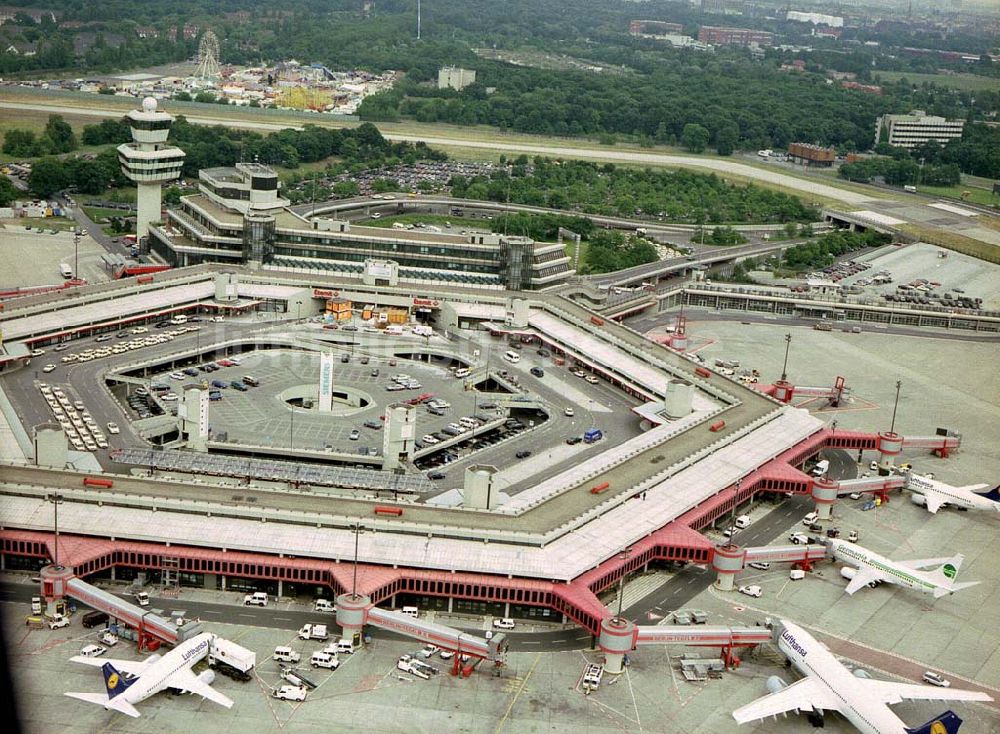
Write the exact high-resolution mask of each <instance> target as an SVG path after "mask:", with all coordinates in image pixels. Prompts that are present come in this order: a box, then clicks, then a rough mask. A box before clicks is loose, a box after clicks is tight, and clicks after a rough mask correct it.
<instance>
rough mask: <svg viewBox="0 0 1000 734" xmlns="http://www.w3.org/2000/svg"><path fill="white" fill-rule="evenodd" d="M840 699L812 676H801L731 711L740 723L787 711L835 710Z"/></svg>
mask: <svg viewBox="0 0 1000 734" xmlns="http://www.w3.org/2000/svg"><path fill="white" fill-rule="evenodd" d="M839 705H840V701H839V700H838V699H836V698H834V697H833V695H832V694H831V693H830V691H829V690H828V689H827V688H825V687H823V686H820V685H819V684H818V683H817V682H816V681H815V680H813V679H812V678H803V679H802V680H800V681H797V682H795V683H793V684H792V685H790V686H788V687H787V688H782V689H781V690H780V691H778V692H777V693H769V694H768V695H766V696H762V697H761V698H758V699H757V700H756V701H754V702H752V703H748V704H747V705H746V706H740V707H739V708H738V709H736V710H735V711H733V718H734V719H736V721H737V722H738V723H740V724H746V723H747V722H749V721H758V720H760V719H766V718H767V717H769V716H777V715H778V714H783V713H786V712H788V711H795V712H798V711H816V710H819V709H828V710H837V707H838V706H839Z"/></svg>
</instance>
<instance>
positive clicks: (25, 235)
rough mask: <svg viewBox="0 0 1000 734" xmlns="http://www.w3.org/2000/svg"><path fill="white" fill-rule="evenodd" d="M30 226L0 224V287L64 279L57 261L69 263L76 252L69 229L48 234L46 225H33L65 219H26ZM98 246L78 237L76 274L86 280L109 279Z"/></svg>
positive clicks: (91, 240) (57, 281) (87, 237)
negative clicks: (40, 229)
mask: <svg viewBox="0 0 1000 734" xmlns="http://www.w3.org/2000/svg"><path fill="white" fill-rule="evenodd" d="M24 221H27V222H30V224H31V225H32V227H33V229H32V231H30V232H29V231H27V230H26V229H25V228H24V225H21V224H12V223H10V222H8V223H5V224H0V242H2V243H3V245H2V247H0V253H2V257H3V268H2V269H0V288H26V287H30V286H40V285H59V284H61V283H63V282H64V278H63V277H62V274H61V273H60V272H59V264H60V263H66V264H67V265H69V266H70V267H73V264H74V259H75V257H76V252H75V251H74V247H73V234H72V232H71V231H69V230H64V231H59V232H58V233H56V234H52V233H51V232H50V231H49V229H48V227H46V229H45V231H44V232H38V231H37V229H34V228H37V227H40V226H45V225H46V224H47V223H48V222H50V221H51V222H58V223H60V224H61V225H64V224H65V223H66V222H67V220H65V219H53V220H44V219H29V220H24ZM104 252H105V251H104V248H102V247H101V246H100V245H99V244H97V242H95V241H94V240H93V239H92V238H91V237H90V236H89V235H88V236H86V237H81V238H80V249H79V263H80V272H79V273H78V275H79V277H82V278H83V279H84V280H86V281H87V282H88V283H102V282H105V281H108V280H111V275H110V273H108V271H107V270H105V268H104V264H103V263H102V262H101V255H103V254H104Z"/></svg>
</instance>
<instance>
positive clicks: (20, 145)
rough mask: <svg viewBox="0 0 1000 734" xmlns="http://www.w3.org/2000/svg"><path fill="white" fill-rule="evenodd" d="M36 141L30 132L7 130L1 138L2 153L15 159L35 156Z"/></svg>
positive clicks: (36, 149)
mask: <svg viewBox="0 0 1000 734" xmlns="http://www.w3.org/2000/svg"><path fill="white" fill-rule="evenodd" d="M37 151H38V141H37V140H36V139H35V134H34V133H33V132H31V130H19V129H17V128H15V129H13V130H8V131H7V134H6V135H4V138H3V152H4V153H6V154H7V155H12V156H15V157H16V158H27V157H30V156H33V155H37Z"/></svg>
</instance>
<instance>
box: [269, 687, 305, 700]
mask: <svg viewBox="0 0 1000 734" xmlns="http://www.w3.org/2000/svg"><path fill="white" fill-rule="evenodd" d="M271 698H278V699H281V700H282V701H305V700H306V689H305V688H304V687H302V686H279V687H278V688H272V689H271Z"/></svg>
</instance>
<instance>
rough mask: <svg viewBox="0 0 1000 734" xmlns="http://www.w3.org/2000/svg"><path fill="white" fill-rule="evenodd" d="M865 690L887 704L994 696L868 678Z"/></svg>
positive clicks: (975, 698) (977, 692) (986, 698)
mask: <svg viewBox="0 0 1000 734" xmlns="http://www.w3.org/2000/svg"><path fill="white" fill-rule="evenodd" d="M864 690H865V691H866V692H868V693H867V695H872V696H878V698H879V700H881V701H882V703H885V704H895V703H899V702H901V701H992V700H993V698H992V697H991V696H989V695H988V694H986V693H982V692H981V691H963V690H955V689H952V688H940V687H938V686H924V685H920V684H918V683H893V682H892V681H885V680H866V681H865V688H864Z"/></svg>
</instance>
